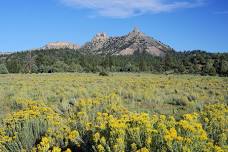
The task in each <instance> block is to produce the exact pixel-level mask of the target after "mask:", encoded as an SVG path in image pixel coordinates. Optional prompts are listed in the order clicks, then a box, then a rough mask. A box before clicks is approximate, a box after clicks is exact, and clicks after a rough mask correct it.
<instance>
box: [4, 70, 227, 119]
mask: <svg viewBox="0 0 228 152" xmlns="http://www.w3.org/2000/svg"><path fill="white" fill-rule="evenodd" d="M111 93H116V94H117V95H119V96H120V98H121V102H122V103H123V105H124V106H125V107H127V108H128V109H129V110H131V111H133V112H148V113H152V114H153V113H160V114H167V115H169V114H176V115H180V114H183V113H189V112H192V111H196V110H200V109H201V108H202V107H203V105H204V104H209V103H225V104H227V103H228V78H222V77H202V76H193V75H154V74H138V73H137V74H131V73H112V74H110V76H108V77H101V76H98V74H87V73H86V74H85V73H82V74H81V73H74V74H72V73H65V74H61V73H60V74H31V75H30V74H27V75H23V74H9V75H0V116H1V117H3V116H4V115H5V114H7V113H10V112H12V111H15V110H17V108H18V107H16V106H15V104H14V103H15V101H16V100H19V99H31V100H35V101H43V102H45V103H46V104H48V105H49V106H50V107H53V108H55V109H58V110H63V111H64V109H66V108H67V106H68V105H69V103H70V102H72V101H75V100H76V101H77V100H79V99H86V98H96V97H100V96H103V95H108V94H111Z"/></svg>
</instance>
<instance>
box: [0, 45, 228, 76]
mask: <svg viewBox="0 0 228 152" xmlns="http://www.w3.org/2000/svg"><path fill="white" fill-rule="evenodd" d="M0 64H1V66H0V67H1V68H0V69H4V70H7V71H8V72H9V73H53V72H101V71H107V72H152V73H167V74H169V73H183V74H201V75H220V76H228V53H207V52H204V51H199V50H198V51H186V52H170V53H168V54H167V55H166V56H165V57H155V56H152V55H149V54H147V53H143V54H137V53H136V54H134V55H130V56H112V55H91V54H82V53H80V52H79V51H75V50H70V49H58V50H57V49H56V50H55V49H53V50H35V51H27V52H18V53H14V54H11V55H7V56H0ZM4 66H5V67H4ZM0 73H1V72H0Z"/></svg>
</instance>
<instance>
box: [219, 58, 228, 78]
mask: <svg viewBox="0 0 228 152" xmlns="http://www.w3.org/2000/svg"><path fill="white" fill-rule="evenodd" d="M220 73H221V74H222V75H224V76H228V61H222V63H221V71H220Z"/></svg>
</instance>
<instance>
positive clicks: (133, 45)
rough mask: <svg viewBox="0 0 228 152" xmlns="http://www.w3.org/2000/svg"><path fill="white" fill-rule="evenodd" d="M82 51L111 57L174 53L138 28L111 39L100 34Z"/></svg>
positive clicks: (84, 46)
mask: <svg viewBox="0 0 228 152" xmlns="http://www.w3.org/2000/svg"><path fill="white" fill-rule="evenodd" d="M80 50H81V52H84V53H92V54H110V55H133V54H135V53H143V52H146V53H148V54H151V55H154V56H164V55H165V54H166V53H167V52H170V51H173V49H172V48H171V47H169V46H168V45H165V44H163V43H161V42H160V41H158V40H155V39H154V38H152V37H149V36H147V35H145V34H144V33H142V32H141V31H139V29H137V28H134V30H133V31H132V32H130V33H128V34H127V35H124V36H118V37H109V36H107V34H105V33H98V34H97V35H96V36H95V37H94V38H93V39H92V41H90V42H88V43H86V44H85V45H83V46H82V47H81V48H80Z"/></svg>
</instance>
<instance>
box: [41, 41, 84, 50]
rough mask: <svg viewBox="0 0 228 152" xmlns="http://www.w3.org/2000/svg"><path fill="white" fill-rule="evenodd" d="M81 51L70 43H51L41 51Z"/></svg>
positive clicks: (77, 46)
mask: <svg viewBox="0 0 228 152" xmlns="http://www.w3.org/2000/svg"><path fill="white" fill-rule="evenodd" d="M65 48H68V49H74V50H76V49H79V48H80V46H79V45H76V44H73V43H70V42H51V43H48V44H47V45H45V46H44V47H42V48H41V49H65Z"/></svg>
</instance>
